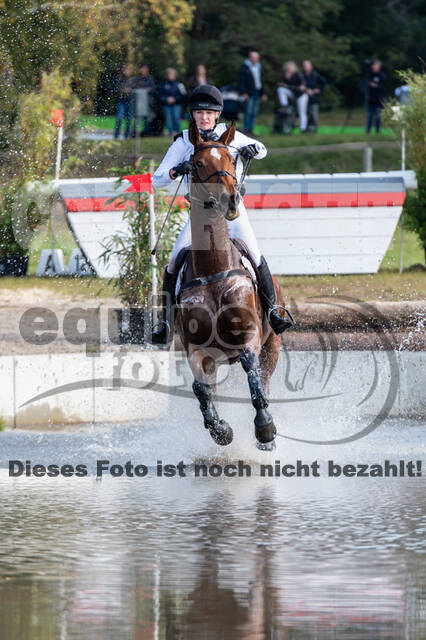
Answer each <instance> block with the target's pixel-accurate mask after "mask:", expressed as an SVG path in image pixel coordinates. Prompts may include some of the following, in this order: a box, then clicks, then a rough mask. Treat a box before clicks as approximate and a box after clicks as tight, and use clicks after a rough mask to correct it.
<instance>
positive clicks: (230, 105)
mask: <svg viewBox="0 0 426 640" xmlns="http://www.w3.org/2000/svg"><path fill="white" fill-rule="evenodd" d="M220 92H221V94H222V98H223V111H222V114H221V117H222V118H223V120H238V118H239V116H240V109H241V100H240V94H239V93H238V87H236V86H235V85H232V84H226V85H225V86H224V87H221V89H220Z"/></svg>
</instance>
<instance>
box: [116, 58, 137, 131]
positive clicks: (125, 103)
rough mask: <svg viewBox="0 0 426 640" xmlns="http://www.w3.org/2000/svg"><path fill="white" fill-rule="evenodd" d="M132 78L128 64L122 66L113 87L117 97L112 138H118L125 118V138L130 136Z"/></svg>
mask: <svg viewBox="0 0 426 640" xmlns="http://www.w3.org/2000/svg"><path fill="white" fill-rule="evenodd" d="M132 88H133V85H132V77H131V69H130V65H129V64H127V63H126V64H123V66H122V68H121V72H120V73H119V75H118V77H117V80H116V85H115V93H116V96H117V119H116V124H115V132H114V138H116V139H117V138H118V137H119V136H120V129H121V123H122V122H123V119H124V118H126V129H125V134H124V136H125V138H128V137H129V136H130V124H131V121H132V116H133V114H132V101H131V93H132Z"/></svg>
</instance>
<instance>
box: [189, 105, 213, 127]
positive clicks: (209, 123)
mask: <svg viewBox="0 0 426 640" xmlns="http://www.w3.org/2000/svg"><path fill="white" fill-rule="evenodd" d="M193 115H194V119H195V124H196V125H197V127H198V128H199V129H202V130H203V131H204V130H205V129H213V128H214V126H215V124H216V117H217V111H210V110H207V109H205V110H204V109H203V110H201V109H200V110H199V111H194V112H193Z"/></svg>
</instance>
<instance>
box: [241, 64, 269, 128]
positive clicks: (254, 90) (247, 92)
mask: <svg viewBox="0 0 426 640" xmlns="http://www.w3.org/2000/svg"><path fill="white" fill-rule="evenodd" d="M238 84H239V92H240V95H241V96H242V99H243V101H244V133H246V134H248V135H249V134H252V133H253V126H254V121H255V118H256V115H257V112H258V110H259V102H260V100H261V99H262V100H266V95H265V93H264V89H263V71H262V65H261V64H260V62H259V54H258V52H257V51H250V53H249V55H248V58H247V60H245V61H244V63H243V64H242V65H241V67H240V72H239V76H238Z"/></svg>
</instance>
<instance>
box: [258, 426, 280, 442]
mask: <svg viewBox="0 0 426 640" xmlns="http://www.w3.org/2000/svg"><path fill="white" fill-rule="evenodd" d="M276 435H277V430H276V428H275V425H274V423H273V422H269V423H268V424H265V425H264V426H260V425H257V424H255V436H256V440H257V441H258V442H259V443H260V444H268V443H269V442H272V441H273V440H274V439H275V436H276Z"/></svg>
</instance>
